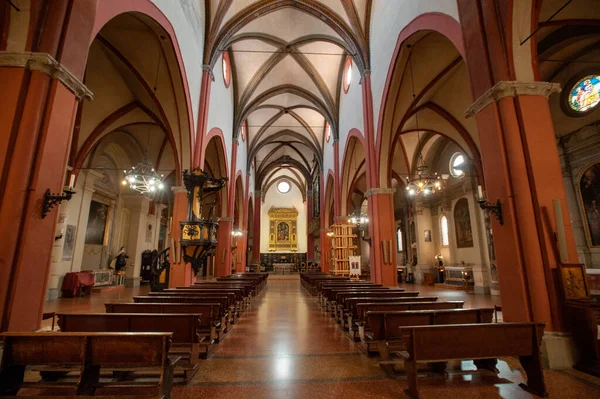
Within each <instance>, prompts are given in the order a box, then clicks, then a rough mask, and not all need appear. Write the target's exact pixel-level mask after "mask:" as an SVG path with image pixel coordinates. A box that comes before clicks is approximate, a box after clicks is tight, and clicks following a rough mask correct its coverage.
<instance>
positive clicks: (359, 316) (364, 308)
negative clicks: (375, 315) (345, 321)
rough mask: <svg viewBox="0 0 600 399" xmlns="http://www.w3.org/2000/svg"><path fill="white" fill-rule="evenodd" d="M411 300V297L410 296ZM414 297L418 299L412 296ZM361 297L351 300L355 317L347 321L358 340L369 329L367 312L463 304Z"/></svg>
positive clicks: (434, 307)
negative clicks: (379, 300)
mask: <svg viewBox="0 0 600 399" xmlns="http://www.w3.org/2000/svg"><path fill="white" fill-rule="evenodd" d="M410 299H411V300H412V299H413V298H410ZM414 299H419V298H418V297H417V298H414ZM363 300H364V299H363V298H360V299H358V300H356V301H354V302H353V305H354V309H355V311H356V313H355V314H356V317H355V316H352V315H350V319H351V321H352V323H351V321H349V323H351V324H350V326H349V328H348V331H349V333H350V335H351V336H352V337H353V338H354V339H355V340H356V341H360V340H361V338H360V337H364V332H365V331H369V330H370V327H369V323H368V318H367V316H366V315H367V312H374V311H386V312H390V311H403V310H436V309H462V308H463V306H464V302H463V301H443V302H433V301H430V302H408V301H402V298H400V299H399V300H398V301H389V302H388V301H386V302H371V301H369V300H367V302H363Z"/></svg>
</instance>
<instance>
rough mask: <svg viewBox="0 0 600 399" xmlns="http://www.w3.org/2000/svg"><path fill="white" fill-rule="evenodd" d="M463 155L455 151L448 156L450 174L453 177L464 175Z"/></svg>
mask: <svg viewBox="0 0 600 399" xmlns="http://www.w3.org/2000/svg"><path fill="white" fill-rule="evenodd" d="M465 166H466V165H465V157H464V155H463V154H461V153H460V152H457V153H455V154H454V155H452V158H450V174H451V175H452V176H454V177H463V176H464V175H465V171H464V167H465Z"/></svg>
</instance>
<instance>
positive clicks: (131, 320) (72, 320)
mask: <svg viewBox="0 0 600 399" xmlns="http://www.w3.org/2000/svg"><path fill="white" fill-rule="evenodd" d="M57 316H58V326H59V327H60V330H61V331H62V332H135V333H137V332H170V333H172V338H171V343H172V344H171V348H170V354H172V355H177V356H180V357H182V360H183V361H181V362H180V363H179V366H181V367H182V369H183V372H184V377H185V379H186V380H188V381H189V380H190V379H191V378H192V377H193V375H194V374H195V373H196V372H197V371H198V360H199V357H200V352H201V350H200V349H201V348H200V345H201V343H202V342H203V340H204V335H203V334H201V333H200V332H199V331H200V329H201V323H200V317H201V315H199V314H182V313H173V314H170V313H162V314H157V313H57ZM185 361H187V363H186V362H185Z"/></svg>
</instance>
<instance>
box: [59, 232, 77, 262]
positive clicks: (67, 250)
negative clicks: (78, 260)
mask: <svg viewBox="0 0 600 399" xmlns="http://www.w3.org/2000/svg"><path fill="white" fill-rule="evenodd" d="M76 231H77V228H76V227H75V226H73V225H71V224H68V225H67V227H66V228H65V240H64V245H63V252H62V260H71V259H73V248H74V247H75V232H76Z"/></svg>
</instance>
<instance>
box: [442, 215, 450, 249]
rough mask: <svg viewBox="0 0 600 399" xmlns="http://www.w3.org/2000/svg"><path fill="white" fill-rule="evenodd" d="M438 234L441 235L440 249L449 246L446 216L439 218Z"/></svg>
mask: <svg viewBox="0 0 600 399" xmlns="http://www.w3.org/2000/svg"><path fill="white" fill-rule="evenodd" d="M440 232H441V235H442V247H447V246H448V245H450V240H449V239H448V218H447V217H446V216H442V217H441V218H440Z"/></svg>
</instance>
